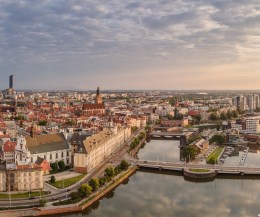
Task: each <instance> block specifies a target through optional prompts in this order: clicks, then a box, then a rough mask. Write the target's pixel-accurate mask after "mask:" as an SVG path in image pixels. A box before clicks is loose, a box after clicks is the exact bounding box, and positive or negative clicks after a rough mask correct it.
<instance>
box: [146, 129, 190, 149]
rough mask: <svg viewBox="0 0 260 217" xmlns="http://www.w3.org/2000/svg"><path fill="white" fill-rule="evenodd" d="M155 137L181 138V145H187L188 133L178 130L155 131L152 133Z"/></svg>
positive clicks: (151, 135)
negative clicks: (178, 131)
mask: <svg viewBox="0 0 260 217" xmlns="http://www.w3.org/2000/svg"><path fill="white" fill-rule="evenodd" d="M149 135H150V137H151V138H153V139H172V140H180V146H181V147H186V142H187V133H176V132H157V131H153V132H151V133H150V134H149Z"/></svg>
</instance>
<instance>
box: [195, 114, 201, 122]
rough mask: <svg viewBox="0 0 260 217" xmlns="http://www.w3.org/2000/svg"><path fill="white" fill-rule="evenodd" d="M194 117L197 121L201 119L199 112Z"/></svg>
mask: <svg viewBox="0 0 260 217" xmlns="http://www.w3.org/2000/svg"><path fill="white" fill-rule="evenodd" d="M194 118H195V120H196V121H197V122H198V123H200V121H201V115H200V114H198V115H196V116H195V117H194Z"/></svg>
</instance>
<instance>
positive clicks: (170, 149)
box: [137, 140, 180, 162]
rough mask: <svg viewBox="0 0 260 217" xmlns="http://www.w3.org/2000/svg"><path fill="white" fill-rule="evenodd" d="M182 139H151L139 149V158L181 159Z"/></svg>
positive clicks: (175, 160) (173, 160)
mask: <svg viewBox="0 0 260 217" xmlns="http://www.w3.org/2000/svg"><path fill="white" fill-rule="evenodd" d="M179 145H180V141H178V140H151V141H150V142H149V143H146V144H145V146H144V147H143V148H142V149H140V150H139V152H138V155H137V156H138V158H139V159H141V160H151V161H157V159H158V161H169V162H179V161H180V148H179Z"/></svg>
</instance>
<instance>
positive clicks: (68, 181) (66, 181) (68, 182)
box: [48, 174, 86, 189]
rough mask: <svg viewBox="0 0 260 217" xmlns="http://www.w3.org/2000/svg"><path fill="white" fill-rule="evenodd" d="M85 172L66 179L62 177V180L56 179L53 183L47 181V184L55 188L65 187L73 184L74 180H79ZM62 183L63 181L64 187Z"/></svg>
mask: <svg viewBox="0 0 260 217" xmlns="http://www.w3.org/2000/svg"><path fill="white" fill-rule="evenodd" d="M85 175H86V174H82V175H79V176H76V177H73V178H68V179H64V180H59V181H56V182H55V183H51V182H48V183H49V184H51V185H52V186H54V187H55V188H59V189H62V188H67V187H69V186H71V185H73V184H75V183H76V182H78V181H79V180H81V179H82V178H83V177H84V176H85ZM63 183H64V187H63Z"/></svg>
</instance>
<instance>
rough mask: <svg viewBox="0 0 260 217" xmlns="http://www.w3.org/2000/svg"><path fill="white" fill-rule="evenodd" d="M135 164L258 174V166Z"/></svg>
mask: <svg viewBox="0 0 260 217" xmlns="http://www.w3.org/2000/svg"><path fill="white" fill-rule="evenodd" d="M135 164H136V165H137V166H139V167H141V168H151V169H163V170H171V171H182V170H183V169H184V168H190V169H192V168H193V169H195V168H196V169H211V170H212V169H213V170H215V171H216V172H217V173H219V174H247V175H258V174H260V167H244V166H220V165H199V164H198V165H197V164H186V163H171V162H157V161H135Z"/></svg>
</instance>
